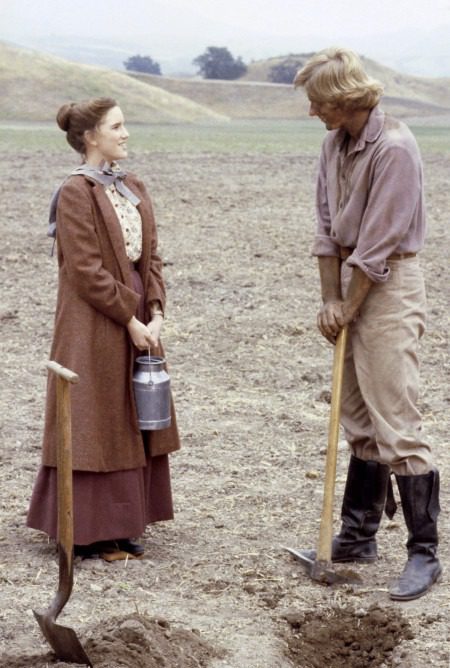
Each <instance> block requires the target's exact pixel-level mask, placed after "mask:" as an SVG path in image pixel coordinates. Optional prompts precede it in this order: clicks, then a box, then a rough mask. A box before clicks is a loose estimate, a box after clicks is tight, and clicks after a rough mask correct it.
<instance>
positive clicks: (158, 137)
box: [0, 120, 450, 155]
mask: <svg viewBox="0 0 450 668" xmlns="http://www.w3.org/2000/svg"><path fill="white" fill-rule="evenodd" d="M128 128H129V131H130V135H131V136H130V143H129V146H130V149H131V150H132V151H136V152H141V151H150V152H171V153H203V152H212V153H253V154H258V153H273V154H279V153H302V154H308V155H317V153H318V152H319V150H320V145H321V142H322V139H323V136H324V130H323V128H322V126H321V125H320V124H319V123H318V122H317V121H303V120H301V121H262V120H258V121H242V120H241V121H237V120H233V121H230V122H229V123H221V124H209V125H208V124H192V125H186V124H180V125H178V124H174V125H172V124H170V125H129V126H128ZM411 129H412V130H413V132H414V134H415V136H416V137H417V140H418V142H419V145H420V148H421V150H422V151H423V152H424V153H425V152H427V153H436V154H439V153H440V154H444V155H449V154H450V126H449V127H445V126H440V127H431V126H426V127H412V128H411ZM66 148H67V144H66V141H65V137H64V135H63V133H62V132H61V131H60V130H58V129H57V128H56V127H55V126H54V125H53V124H50V123H48V124H37V123H0V149H1V150H2V151H3V152H5V151H7V152H10V151H23V150H27V149H28V150H50V151H55V150H60V149H62V150H64V149H66Z"/></svg>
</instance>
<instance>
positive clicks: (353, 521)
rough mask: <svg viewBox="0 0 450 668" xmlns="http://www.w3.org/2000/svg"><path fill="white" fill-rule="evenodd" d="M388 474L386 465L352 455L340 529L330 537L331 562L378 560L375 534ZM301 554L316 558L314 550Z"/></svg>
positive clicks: (382, 506)
mask: <svg viewBox="0 0 450 668" xmlns="http://www.w3.org/2000/svg"><path fill="white" fill-rule="evenodd" d="M389 475H390V469H389V466H387V465H386V464H380V463H378V462H375V461H365V460H363V459H358V458H357V457H355V456H354V455H352V456H351V458H350V463H349V467H348V473H347V482H346V485H345V491H344V499H343V501H342V511H341V518H342V526H341V530H340V532H339V534H338V535H337V536H335V537H334V538H333V543H332V549H331V559H332V561H334V562H337V563H339V562H340V563H345V562H350V561H353V562H359V563H369V562H371V561H375V560H376V559H377V558H378V554H377V543H376V540H375V534H376V532H377V530H378V527H379V525H380V521H381V517H382V515H383V510H384V508H385V505H386V496H387V492H388V486H389V484H390V478H389ZM394 512H395V510H392V513H391V516H392V515H393V513H394ZM302 552H303V554H304V555H305V556H307V557H309V558H310V559H311V560H314V559H315V558H316V552H315V550H303V551H302Z"/></svg>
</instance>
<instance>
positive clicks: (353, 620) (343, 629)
mask: <svg viewBox="0 0 450 668" xmlns="http://www.w3.org/2000/svg"><path fill="white" fill-rule="evenodd" d="M285 619H286V621H287V622H288V624H289V626H290V629H289V631H288V632H287V634H286V639H287V644H288V648H289V658H290V659H291V660H292V661H293V663H294V666H298V667H299V668H324V666H326V667H327V668H344V667H345V668H361V667H362V666H364V668H377V667H380V666H383V665H385V664H386V662H387V661H389V660H390V657H391V654H392V651H393V650H394V648H395V647H396V646H397V645H398V644H399V643H400V642H401V640H402V639H403V638H411V627H410V624H409V622H408V621H407V620H405V619H403V617H402V615H401V613H400V612H398V611H397V610H394V609H393V608H389V607H385V608H379V607H377V606H376V605H374V606H371V607H369V608H368V609H367V611H366V612H365V613H364V614H361V610H356V611H355V610H353V609H351V608H334V609H328V610H319V611H317V610H314V611H311V610H310V611H307V612H299V613H295V612H293V613H289V614H287V615H286V616H285Z"/></svg>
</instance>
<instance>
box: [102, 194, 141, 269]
mask: <svg viewBox="0 0 450 668" xmlns="http://www.w3.org/2000/svg"><path fill="white" fill-rule="evenodd" d="M105 192H106V194H107V196H108V199H109V201H110V202H111V204H112V205H113V207H114V211H115V212H116V215H117V218H118V220H119V223H120V227H121V228H122V234H123V240H124V242H125V250H126V253H127V256H128V259H129V260H131V262H137V261H138V260H139V258H140V257H141V253H142V221H141V216H140V213H139V211H138V210H137V208H136V207H135V206H134V205H133V204H131V202H129V201H128V200H127V198H126V197H124V196H123V195H121V194H120V193H119V191H118V190H117V189H116V186H115V185H114V184H113V183H112V184H111V185H110V186H108V187H107V188H105Z"/></svg>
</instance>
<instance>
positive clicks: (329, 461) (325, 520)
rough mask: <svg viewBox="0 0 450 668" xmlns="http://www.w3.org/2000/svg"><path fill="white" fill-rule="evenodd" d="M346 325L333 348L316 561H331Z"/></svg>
mask: <svg viewBox="0 0 450 668" xmlns="http://www.w3.org/2000/svg"><path fill="white" fill-rule="evenodd" d="M347 334H348V329H347V326H345V327H344V328H343V329H341V331H340V332H339V335H338V337H337V341H336V347H335V350H334V359H333V380H332V387H331V412H330V422H329V426H328V448H327V457H326V463H325V482H324V490H323V505H322V516H321V520H320V531H319V541H318V545H317V561H326V562H330V561H331V541H332V538H333V501H334V488H335V482H336V462H337V448H338V440H339V418H340V414H341V396H342V377H343V372H344V359H345V348H346V345H347Z"/></svg>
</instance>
